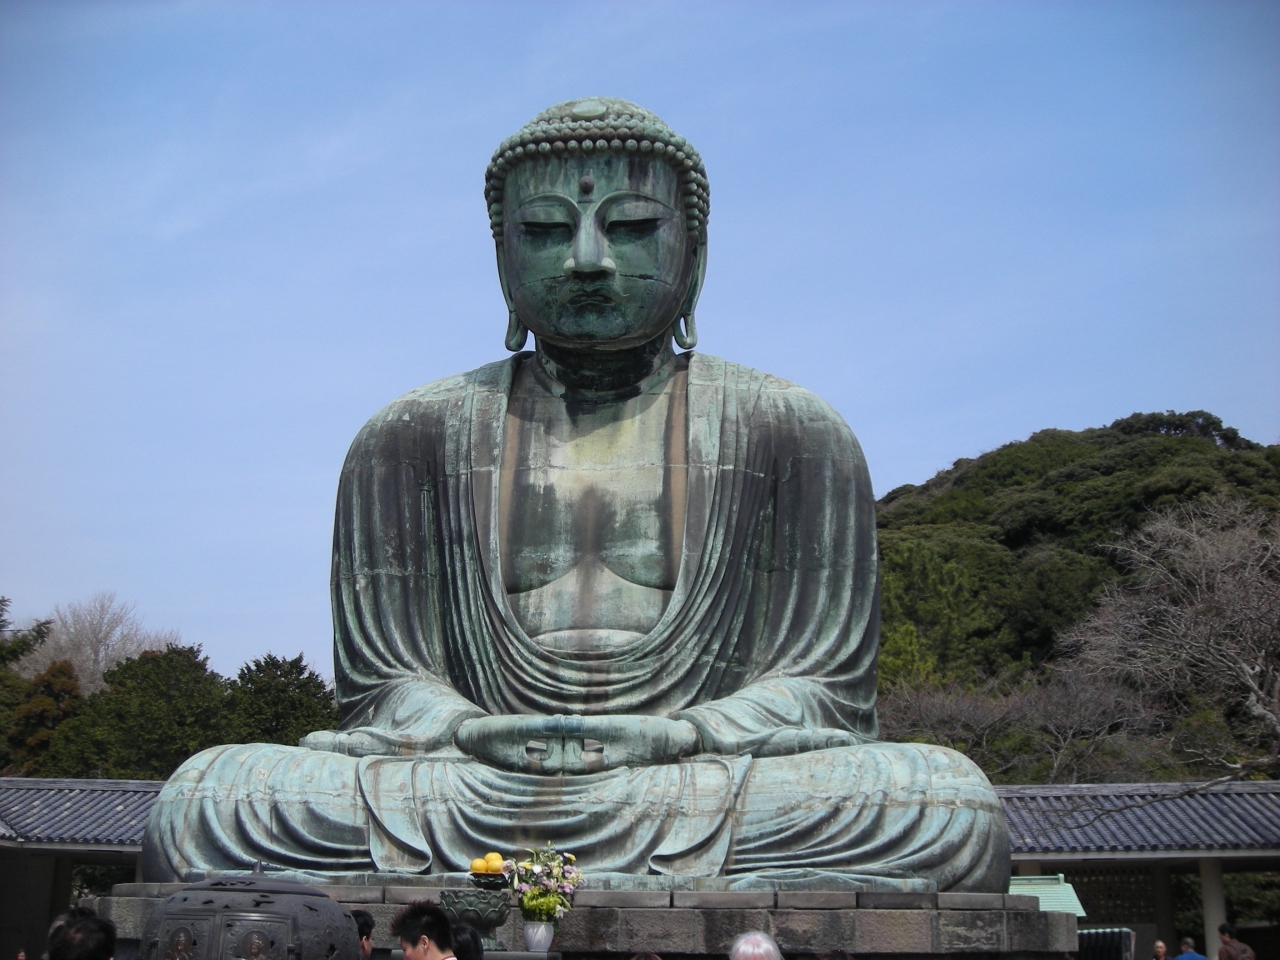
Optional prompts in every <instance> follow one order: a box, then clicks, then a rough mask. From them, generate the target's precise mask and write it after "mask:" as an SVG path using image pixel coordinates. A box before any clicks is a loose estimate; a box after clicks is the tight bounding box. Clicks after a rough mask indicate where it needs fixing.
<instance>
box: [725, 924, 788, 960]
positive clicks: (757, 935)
mask: <svg viewBox="0 0 1280 960" xmlns="http://www.w3.org/2000/svg"><path fill="white" fill-rule="evenodd" d="M729 960H782V951H781V950H779V949H778V944H777V943H776V942H774V939H773V937H771V936H769V935H768V934H767V933H764V932H762V931H760V930H753V931H752V932H751V933H743V934H740V935H738V936H737V937H735V938H734V941H733V946H731V947H730V948H729Z"/></svg>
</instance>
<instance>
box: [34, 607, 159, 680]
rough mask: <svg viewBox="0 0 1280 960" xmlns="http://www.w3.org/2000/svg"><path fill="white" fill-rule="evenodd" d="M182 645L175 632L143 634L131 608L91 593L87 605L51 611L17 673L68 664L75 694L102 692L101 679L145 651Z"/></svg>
mask: <svg viewBox="0 0 1280 960" xmlns="http://www.w3.org/2000/svg"><path fill="white" fill-rule="evenodd" d="M181 640H182V638H181V636H180V635H179V634H178V631H176V630H147V629H145V628H144V627H143V625H142V621H141V620H140V619H139V618H138V615H137V614H136V613H135V612H134V605H133V604H131V603H123V602H121V601H119V600H117V599H116V595H115V594H114V593H98V594H94V595H93V596H92V597H90V598H89V599H88V600H83V601H79V602H75V603H68V604H67V605H66V606H65V607H63V606H58V607H55V608H54V614H53V626H52V629H51V631H50V634H49V639H48V640H46V641H45V642H44V643H43V644H42V645H41V646H40V647H39V648H37V649H36V650H34V651H32V652H31V653H29V654H27V655H26V656H25V657H23V658H22V659H21V660H19V661H18V664H17V669H18V672H19V673H21V674H22V675H23V676H27V677H33V676H35V675H36V674H38V673H41V672H42V671H44V670H47V669H48V668H49V665H50V664H52V663H54V662H55V661H58V660H70V661H71V665H72V666H73V667H74V668H75V671H76V679H77V680H78V681H79V683H80V689H81V690H83V691H84V692H85V693H86V694H88V693H93V692H95V691H97V690H101V689H102V687H103V681H102V675H103V673H105V672H106V671H107V670H110V669H111V668H112V667H113V666H115V665H116V664H117V663H119V662H120V661H121V660H128V659H129V658H130V657H136V656H137V655H138V654H140V653H142V652H143V651H145V650H163V649H164V648H165V647H167V646H171V645H176V644H178V643H180V642H181Z"/></svg>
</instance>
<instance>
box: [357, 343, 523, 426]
mask: <svg viewBox="0 0 1280 960" xmlns="http://www.w3.org/2000/svg"><path fill="white" fill-rule="evenodd" d="M512 368H513V364H512V358H511V357H507V358H505V359H503V360H497V361H495V362H493V363H486V364H485V365H484V366H483V367H478V368H476V369H475V370H468V371H467V372H466V373H455V374H454V375H453V376H449V377H444V378H442V379H440V380H433V381H431V382H430V383H426V384H423V385H422V386H420V387H415V388H414V389H413V390H410V391H409V392H408V393H405V394H402V395H400V396H398V397H396V398H395V399H394V400H392V401H391V402H390V403H389V404H387V405H386V406H385V407H383V408H382V409H381V410H379V411H378V412H377V413H375V414H374V415H373V416H372V417H370V418H369V422H368V423H367V424H366V425H365V429H366V430H369V429H375V430H376V429H379V428H380V427H382V426H385V425H391V424H400V423H405V422H411V421H427V422H429V421H432V420H435V419H437V418H439V417H443V416H447V415H448V413H449V412H450V411H455V410H457V409H459V408H460V407H462V405H464V404H465V403H466V402H467V400H468V398H469V397H474V396H475V395H476V394H477V393H479V394H486V393H489V394H492V393H505V392H506V390H507V388H508V387H509V385H510V383H511V371H512Z"/></svg>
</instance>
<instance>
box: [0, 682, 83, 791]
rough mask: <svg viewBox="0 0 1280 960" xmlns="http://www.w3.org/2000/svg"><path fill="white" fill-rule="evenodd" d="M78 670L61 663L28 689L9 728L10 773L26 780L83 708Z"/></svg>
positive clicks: (15, 710) (15, 711)
mask: <svg viewBox="0 0 1280 960" xmlns="http://www.w3.org/2000/svg"><path fill="white" fill-rule="evenodd" d="M81 699H82V698H81V696H80V684H79V683H78V682H77V680H76V671H75V668H74V667H72V666H71V664H70V663H68V662H67V661H66V660H59V661H57V662H56V663H53V664H51V665H50V666H49V669H48V670H45V671H44V672H43V673H41V674H39V675H37V676H36V677H35V678H34V679H32V680H31V681H30V682H29V684H28V685H27V696H26V699H24V700H23V701H22V702H21V703H19V704H18V705H17V707H16V708H15V709H14V711H13V722H12V726H11V727H10V728H9V732H8V741H9V750H10V757H11V760H10V764H11V765H10V767H9V771H10V772H12V773H13V774H15V775H17V776H26V775H28V774H30V773H31V772H32V771H33V770H36V769H37V768H38V767H39V765H40V758H41V757H42V756H43V755H44V754H45V753H46V752H47V751H48V749H49V744H50V743H51V742H52V741H53V738H54V736H55V734H56V733H57V730H58V728H59V727H60V726H61V725H62V723H63V722H64V721H66V720H67V719H69V718H70V717H72V716H74V715H75V713H76V711H77V709H79V707H80V702H81Z"/></svg>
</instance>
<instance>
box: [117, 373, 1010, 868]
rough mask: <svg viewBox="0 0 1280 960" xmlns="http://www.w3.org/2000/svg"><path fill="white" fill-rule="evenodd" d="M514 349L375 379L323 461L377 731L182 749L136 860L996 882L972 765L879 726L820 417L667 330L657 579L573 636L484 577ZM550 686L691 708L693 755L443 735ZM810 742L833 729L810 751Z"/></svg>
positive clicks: (998, 857) (864, 479) (341, 575)
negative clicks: (549, 866)
mask: <svg viewBox="0 0 1280 960" xmlns="http://www.w3.org/2000/svg"><path fill="white" fill-rule="evenodd" d="M517 362H519V361H518V358H512V359H509V360H506V361H502V362H499V363H494V364H490V365H488V366H485V367H482V368H480V369H479V370H476V371H473V372H471V373H468V374H463V375H460V376H457V377H452V378H449V379H446V380H442V381H438V382H436V383H434V384H429V385H428V386H426V387H422V388H420V389H418V390H415V391H413V392H411V393H409V394H407V395H405V396H403V397H401V398H400V399H398V400H396V401H394V402H393V403H391V404H390V405H389V406H387V407H386V408H384V409H383V410H382V411H380V412H379V413H378V414H377V415H375V416H374V417H373V418H372V419H371V420H370V421H369V423H368V424H367V425H366V426H365V427H364V428H363V429H362V430H361V432H360V434H359V435H358V436H357V437H356V439H355V442H354V443H353V444H352V447H351V451H350V453H349V454H348V456H347V460H346V464H345V466H344V468H343V472H342V478H341V481H340V485H339V491H338V508H337V519H336V524H335V532H334V565H333V593H332V595H333V617H334V629H335V661H336V664H335V665H336V674H337V690H338V698H339V703H340V707H341V714H342V722H341V727H342V729H343V730H346V731H367V732H369V733H371V734H374V735H375V736H377V737H379V738H382V739H384V740H385V741H386V742H388V744H389V747H388V750H387V752H388V753H391V754H400V755H394V756H374V757H363V758H358V757H348V756H343V755H341V754H338V753H331V752H323V751H317V750H306V749H301V748H290V747H279V746H271V745H261V744H258V745H242V746H229V747H219V748H215V749H214V750H211V751H206V752H205V753H202V754H200V755H198V756H196V757H193V758H192V759H191V760H190V761H188V762H187V763H186V764H185V765H184V766H183V767H182V768H181V769H180V770H179V771H178V772H177V773H175V774H174V777H173V778H172V779H171V780H170V782H169V783H168V784H167V785H166V787H165V788H164V791H163V792H162V794H161V796H160V798H159V800H158V802H157V804H156V807H155V809H154V811H153V813H152V817H151V820H150V822H149V825H148V830H147V838H146V841H145V843H144V858H143V862H144V873H145V875H146V876H147V878H148V879H151V880H164V879H172V878H175V877H180V878H191V877H196V876H204V875H208V874H209V873H212V872H217V871H222V870H243V869H249V868H251V867H252V866H253V864H254V863H255V862H256V861H257V860H259V859H260V860H262V861H263V862H264V863H265V864H268V865H272V866H275V867H278V868H282V869H286V870H290V871H295V872H300V873H304V874H308V875H315V874H332V873H335V872H337V873H361V872H380V873H388V872H389V873H400V874H404V873H448V872H455V871H462V870H466V868H467V865H468V864H469V862H470V860H471V859H473V858H474V857H475V856H478V855H480V854H482V853H483V852H485V851H487V850H490V849H497V850H511V849H515V848H520V847H525V846H531V845H535V844H537V845H540V844H542V843H545V842H546V841H548V840H550V841H553V842H555V843H557V845H558V846H560V847H562V848H568V849H573V850H575V851H576V852H578V853H579V854H580V861H581V862H580V865H582V866H583V867H584V868H585V869H587V870H588V872H596V873H617V874H630V875H634V874H671V875H683V876H700V877H711V876H717V875H721V876H728V877H737V878H738V880H737V881H736V882H737V883H738V885H744V884H745V885H750V884H751V883H754V882H765V883H768V882H775V881H776V882H794V883H807V882H810V881H811V880H814V878H817V879H816V881H815V882H822V883H826V882H828V881H830V882H842V883H846V884H848V883H853V884H859V885H863V886H866V885H873V886H874V885H877V884H878V885H881V886H883V885H886V884H887V885H888V886H889V887H891V888H894V889H962V890H997V889H998V890H1003V888H1004V884H1005V882H1006V881H1007V877H1008V838H1007V835H1006V833H1005V827H1004V820H1003V815H1002V812H1001V809H1000V805H999V802H998V800H997V799H996V797H995V795H994V792H993V791H992V790H991V788H990V785H989V783H988V782H987V781H986V778H985V777H984V776H983V775H982V773H981V771H979V770H978V769H977V768H976V767H975V766H973V764H971V763H970V762H969V761H967V760H965V758H963V757H961V756H960V755H958V754H955V753H953V752H951V751H946V750H942V749H941V748H935V747H924V746H921V745H914V744H908V745H895V744H880V743H875V742H874V741H875V737H876V734H877V724H876V713H875V696H876V670H875V661H876V646H877V640H878V636H877V631H878V621H879V611H878V593H877V591H878V585H877V561H876V545H875V503H874V500H873V498H872V493H871V486H870V480H869V477H868V473H867V468H866V463H865V461H864V459H863V457H862V453H861V450H860V449H859V447H858V444H857V441H856V440H855V439H854V437H853V434H852V432H851V431H850V430H849V428H848V426H847V425H846V424H845V423H844V421H843V420H842V419H841V418H840V416H839V415H838V414H837V413H835V411H834V410H832V409H831V407H830V406H828V405H827V404H826V403H824V402H823V401H822V400H820V399H819V398H817V397H816V396H814V395H813V394H811V393H809V392H808V391H806V390H803V389H801V388H799V387H797V386H795V385H793V384H790V383H787V382H786V381H783V380H780V379H777V378H775V377H771V376H768V375H765V374H762V373H759V372H757V371H754V370H750V369H748V368H745V367H741V366H738V365H736V364H733V363H728V362H726V361H723V360H719V359H717V358H714V357H708V356H703V355H701V354H691V355H688V364H689V366H688V387H687V389H688V403H687V410H688V425H687V436H688V455H687V465H688V466H687V470H688V481H687V504H686V522H685V528H684V529H685V535H684V543H683V548H682V554H681V560H680V569H679V574H678V577H677V581H676V585H675V589H674V591H673V593H672V596H671V599H670V602H669V604H668V606H667V608H666V611H665V613H664V614H663V616H662V618H661V619H660V621H659V622H658V624H657V625H656V626H655V627H654V629H653V630H651V631H650V632H649V633H648V634H646V635H644V636H643V637H639V638H637V639H636V640H635V641H634V642H631V643H629V644H627V645H626V646H624V647H622V648H621V649H618V650H614V651H610V652H608V653H603V654H597V655H593V656H590V657H574V656H573V655H571V654H567V653H564V652H562V651H559V652H558V651H555V650H548V649H544V648H543V647H541V646H539V644H538V643H537V642H536V641H535V640H533V639H531V638H530V637H529V636H528V635H527V634H526V633H525V631H524V630H523V629H522V628H521V626H520V624H519V623H518V622H517V620H516V618H515V616H514V614H513V612H512V609H511V606H510V604H509V603H508V601H507V597H506V593H505V591H504V588H503V584H502V580H501V565H500V563H499V557H500V551H499V544H498V530H499V518H498V515H497V514H498V511H497V505H498V490H499V479H500V477H499V474H500V470H501V458H502V450H503V433H504V430H505V428H506V404H507V396H508V392H509V389H510V386H511V381H512V375H513V371H514V369H515V364H516V363H517ZM568 713H580V714H584V715H591V714H647V715H654V716H665V717H671V718H674V719H684V720H688V721H690V722H691V723H692V724H693V725H694V726H696V727H697V729H698V731H699V734H700V736H701V746H702V751H703V753H702V754H701V755H700V756H698V757H693V758H689V759H686V760H683V761H680V762H675V763H665V764H657V765H653V766H649V767H631V768H620V769H614V770H609V771H605V772H602V773H592V774H582V775H575V776H540V775H535V774H524V773H512V772H508V771H504V770H499V769H496V768H493V767H489V766H486V765H484V764H482V763H479V762H477V761H474V760H471V759H469V758H467V757H465V756H463V755H462V754H461V753H460V752H459V751H458V750H457V748H456V747H454V746H453V735H454V732H455V731H456V729H457V727H458V726H459V724H461V723H462V722H463V721H465V720H467V719H470V718H475V717H483V716H487V715H504V714H540V715H552V714H568ZM828 743H841V744H850V745H848V746H839V747H826V748H825V749H813V747H815V746H822V745H824V744H828ZM806 751H807V752H806ZM477 851H478V852H477ZM770 877H772V878H773V879H772V880H770V879H769V878H770Z"/></svg>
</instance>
